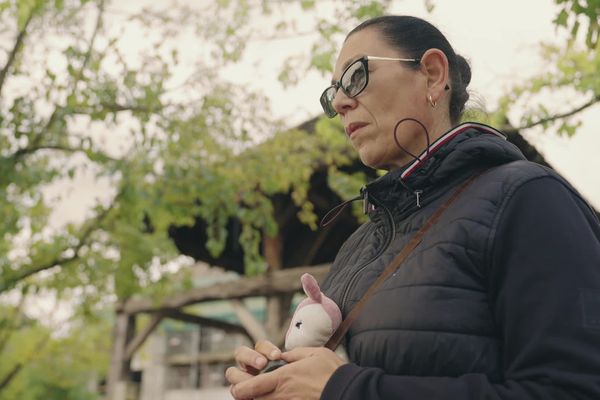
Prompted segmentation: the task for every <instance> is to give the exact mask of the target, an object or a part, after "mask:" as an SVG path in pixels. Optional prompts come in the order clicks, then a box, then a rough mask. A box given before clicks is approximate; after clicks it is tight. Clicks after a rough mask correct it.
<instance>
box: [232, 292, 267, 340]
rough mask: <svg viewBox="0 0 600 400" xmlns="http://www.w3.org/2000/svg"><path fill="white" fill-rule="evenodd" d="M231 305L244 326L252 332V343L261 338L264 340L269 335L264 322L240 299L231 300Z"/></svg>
mask: <svg viewBox="0 0 600 400" xmlns="http://www.w3.org/2000/svg"><path fill="white" fill-rule="evenodd" d="M231 306H232V307H233V311H234V312H235V315H237V317H238V319H239V320H240V322H241V324H242V326H243V327H244V328H246V331H248V333H249V334H250V337H251V339H252V340H251V341H252V343H256V342H258V341H259V340H264V339H267V338H268V337H269V335H268V333H267V331H266V329H265V328H264V327H263V324H262V323H261V322H260V321H258V320H257V319H256V318H255V317H254V315H253V314H252V313H251V312H250V310H248V308H247V307H246V305H245V304H244V303H242V302H241V301H240V300H231Z"/></svg>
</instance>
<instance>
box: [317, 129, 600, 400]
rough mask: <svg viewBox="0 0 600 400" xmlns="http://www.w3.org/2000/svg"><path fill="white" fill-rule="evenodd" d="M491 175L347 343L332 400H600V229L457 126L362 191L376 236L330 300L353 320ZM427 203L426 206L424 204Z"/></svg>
mask: <svg viewBox="0 0 600 400" xmlns="http://www.w3.org/2000/svg"><path fill="white" fill-rule="evenodd" d="M478 171H485V172H484V173H483V175H481V176H480V177H478V178H477V180H476V181H475V182H474V183H473V184H472V185H471V186H470V187H469V188H468V189H467V190H466V191H465V192H464V193H463V194H462V195H461V197H460V198H459V199H458V200H457V201H456V202H455V203H454V204H453V205H452V206H451V207H450V208H449V209H448V210H446V212H445V213H444V215H443V216H442V218H441V219H440V220H439V222H438V223H437V224H436V225H435V226H434V227H433V228H432V229H431V230H430V231H429V232H428V233H427V235H426V237H425V238H424V240H423V241H422V242H421V243H420V244H419V246H418V247H417V248H416V249H415V250H414V251H413V253H412V254H411V255H410V256H409V257H408V258H407V259H406V260H405V262H404V263H403V264H402V265H401V266H400V268H399V269H398V270H397V271H396V273H395V274H394V275H392V276H391V277H390V278H388V280H387V281H386V282H385V283H384V284H383V285H382V286H381V287H380V288H379V289H378V291H377V292H376V293H375V294H374V295H373V297H372V298H371V299H370V300H369V302H368V303H367V305H366V307H365V309H364V310H363V312H362V313H361V315H360V316H359V317H358V319H357V320H356V321H355V322H354V324H353V326H352V327H351V328H350V331H349V333H348V335H347V337H346V349H347V351H348V354H349V357H350V359H351V361H352V363H351V364H347V365H345V366H342V367H340V368H339V369H338V370H337V371H336V372H335V374H334V375H333V376H332V378H331V379H330V380H329V382H328V384H327V386H326V387H325V390H324V392H323V395H322V399H324V400H333V399H336V400H338V399H340V400H341V399H344V400H350V399H353V400H354V399H357V400H358V399H369V400H376V399H398V400H408V399H411V400H412V399H415V400H416V399H419V400H422V399H423V400H425V399H427V400H437V399H439V400H442V399H444V400H451V399H452V400H454V399H461V400H462V399H504V400H508V399H514V400H516V399H600V226H599V224H598V220H597V218H596V216H595V214H594V213H593V212H592V210H591V209H590V207H589V206H588V205H587V204H586V203H585V202H584V201H583V200H582V199H581V197H580V196H579V195H578V194H577V193H576V192H575V191H574V190H573V189H572V188H571V187H570V186H569V185H568V184H567V183H566V182H565V181H564V180H563V179H562V178H560V177H559V176H558V175H557V174H556V173H554V172H553V171H550V170H548V169H546V168H544V167H541V166H539V165H537V164H533V163H530V162H527V161H525V160H524V158H523V156H522V154H521V153H520V152H519V150H518V149H517V148H516V147H515V146H513V145H512V144H510V143H508V142H506V140H504V138H503V137H502V135H501V134H499V133H498V132H497V131H495V130H493V129H491V128H489V127H486V126H483V125H479V124H463V125H460V126H458V127H456V128H454V129H453V130H451V131H450V132H448V133H447V134H445V135H444V136H442V137H441V138H440V139H439V140H437V141H436V142H435V143H433V144H432V146H430V152H429V153H428V154H427V155H425V156H424V157H422V161H421V162H415V163H413V164H412V165H411V166H409V167H408V168H405V169H403V170H397V171H392V172H390V173H388V174H387V175H385V176H383V177H382V178H380V179H379V180H377V181H375V182H373V183H371V184H369V185H367V187H366V191H365V193H364V194H365V197H366V198H367V199H368V202H369V204H368V208H369V209H370V212H369V217H370V219H371V221H370V222H368V223H366V224H364V225H363V226H361V227H360V228H359V229H358V230H357V231H356V232H355V233H354V234H353V235H352V236H351V237H350V238H349V239H348V241H347V242H346V243H345V244H344V246H343V247H342V249H341V250H340V252H339V254H338V256H337V258H336V260H335V262H334V265H333V268H332V271H331V273H330V274H329V276H328V278H327V279H326V281H325V282H324V283H323V285H322V287H323V291H324V292H325V293H326V294H327V295H329V296H330V297H331V298H332V299H333V300H335V301H336V302H337V303H338V304H339V305H340V308H341V309H342V313H343V315H344V316H345V315H347V314H348V312H349V311H350V310H351V309H352V307H353V306H354V304H355V303H356V302H357V301H358V300H359V299H360V298H361V296H362V295H363V294H364V292H365V291H366V290H367V288H368V287H369V286H370V284H371V283H372V282H373V281H374V280H375V279H376V277H377V276H378V274H379V273H381V271H382V270H383V269H384V268H385V267H386V266H387V264H388V263H389V262H390V261H391V259H392V258H393V257H394V256H395V255H396V254H397V253H398V252H399V251H400V250H401V249H402V247H403V246H404V245H405V244H406V243H407V242H408V241H409V240H410V238H411V237H412V236H413V235H414V234H415V232H416V231H417V230H418V229H419V228H420V227H421V226H422V224H423V222H424V221H425V220H426V219H427V218H428V217H429V216H430V215H431V214H432V213H433V212H434V211H435V210H436V209H437V207H438V206H439V205H440V204H441V203H442V202H443V201H444V200H445V199H446V198H447V197H448V196H449V195H450V194H451V193H452V191H453V189H454V188H455V187H457V185H459V184H460V183H461V182H462V181H464V180H465V179H466V178H467V177H469V176H471V175H473V174H474V173H476V172H478ZM417 203H419V204H417Z"/></svg>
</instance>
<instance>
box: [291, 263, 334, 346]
mask: <svg viewBox="0 0 600 400" xmlns="http://www.w3.org/2000/svg"><path fill="white" fill-rule="evenodd" d="M301 280H302V288H303V289H304V292H305V293H306V295H307V296H308V297H307V298H306V299H304V300H302V301H301V302H300V304H298V307H297V308H296V312H295V313H294V316H293V317H292V322H291V324H290V327H289V328H288V331H287V333H286V335H285V348H286V350H288V351H289V350H292V349H294V348H296V347H319V346H323V345H324V344H325V343H326V342H327V340H328V339H329V338H330V337H331V335H333V332H335V330H336V329H337V327H338V326H339V325H340V323H341V322H342V313H341V312H340V309H339V308H338V306H337V304H335V302H334V301H333V300H331V299H330V298H329V297H327V296H325V295H324V294H323V293H322V292H321V289H320V288H319V284H318V283H317V281H316V279H315V278H314V277H313V276H312V275H310V274H304V275H302V278H301Z"/></svg>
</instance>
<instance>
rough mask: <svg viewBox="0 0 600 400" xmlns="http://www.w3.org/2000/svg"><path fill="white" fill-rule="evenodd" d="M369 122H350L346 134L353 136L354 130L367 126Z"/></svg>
mask: <svg viewBox="0 0 600 400" xmlns="http://www.w3.org/2000/svg"><path fill="white" fill-rule="evenodd" d="M367 125H368V124H367V123H366V122H352V123H351V124H349V125H348V126H347V127H346V134H347V135H348V136H352V134H353V133H354V132H356V131H357V130H358V129H360V128H362V127H365V126H367Z"/></svg>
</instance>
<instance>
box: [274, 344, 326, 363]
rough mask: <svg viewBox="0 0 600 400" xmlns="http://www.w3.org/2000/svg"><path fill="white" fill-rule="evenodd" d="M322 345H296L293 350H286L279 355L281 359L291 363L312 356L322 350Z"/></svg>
mask: <svg viewBox="0 0 600 400" xmlns="http://www.w3.org/2000/svg"><path fill="white" fill-rule="evenodd" d="M323 350H324V349H323V348H322V347H297V348H295V349H293V350H290V351H286V352H285V353H283V354H282V355H281V359H282V360H284V361H286V362H288V363H291V362H294V361H299V360H302V359H303V358H307V357H312V356H314V355H315V354H317V353H318V352H319V351H323Z"/></svg>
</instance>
